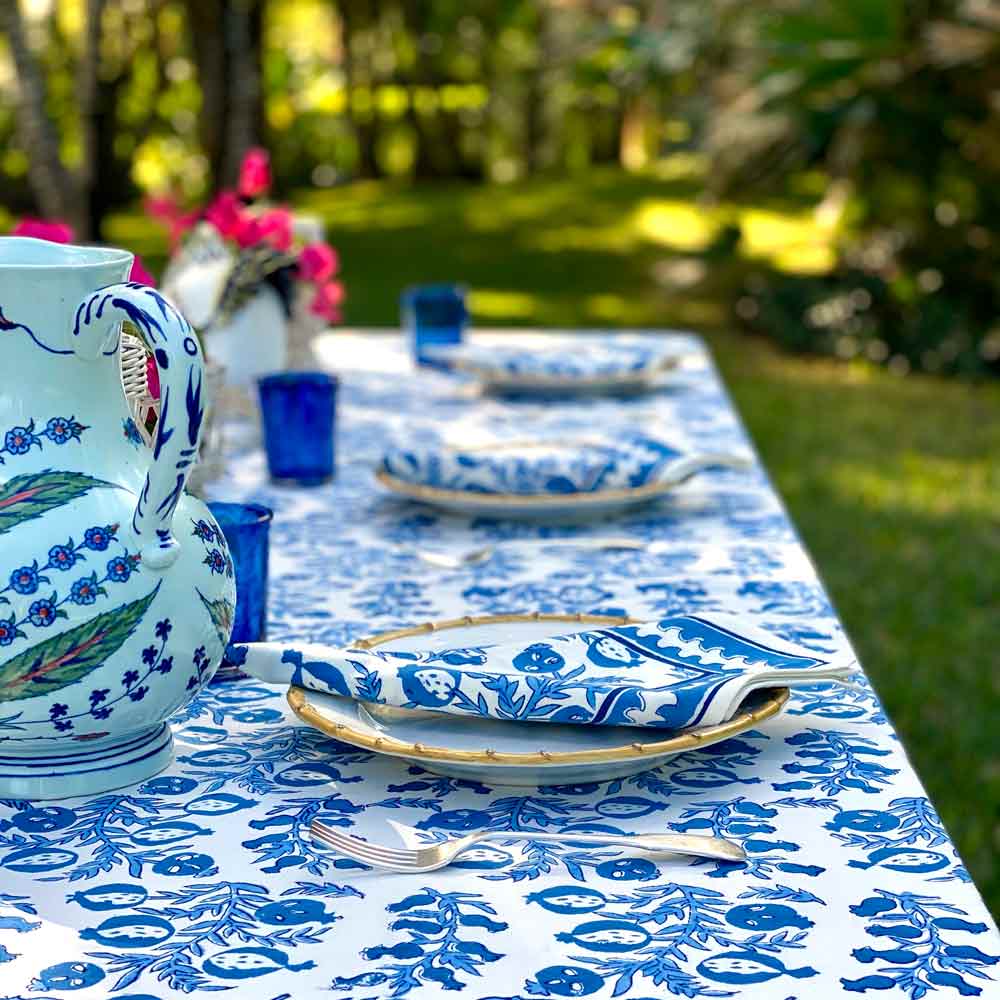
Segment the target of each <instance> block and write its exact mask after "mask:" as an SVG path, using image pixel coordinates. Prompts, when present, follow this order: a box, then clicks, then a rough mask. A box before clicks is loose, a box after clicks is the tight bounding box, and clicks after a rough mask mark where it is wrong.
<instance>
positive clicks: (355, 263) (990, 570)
mask: <svg viewBox="0 0 1000 1000" xmlns="http://www.w3.org/2000/svg"><path fill="white" fill-rule="evenodd" d="M697 191H698V184H697V179H696V178H695V177H693V176H692V175H690V174H689V173H687V172H685V170H683V169H676V165H675V167H674V168H672V169H670V170H664V171H663V172H661V173H660V174H659V175H645V176H634V175H625V174H622V173H620V172H617V171H611V170H607V171H593V172H590V173H587V174H584V175H581V176H579V177H575V178H572V179H565V178H562V179H559V180H552V181H546V180H537V181H531V182H528V183H525V184H520V185H514V186H510V187H504V188H495V187H490V188H485V187H470V186H440V187H435V188H408V187H405V186H399V187H396V186H392V185H389V184H384V183H363V184H355V185H351V186H349V187H344V188H340V189H337V190H334V191H327V192H310V193H308V194H303V195H302V196H301V197H298V198H297V199H296V203H297V204H298V205H299V206H300V207H301V208H302V209H304V210H310V211H315V212H317V213H319V214H321V215H322V216H323V217H324V218H325V219H326V220H327V222H328V224H329V232H330V236H331V239H332V240H333V242H334V243H335V245H336V246H337V247H338V249H339V251H340V253H341V257H342V261H343V275H344V279H345V281H346V283H347V288H348V294H349V301H348V305H347V309H346V314H345V320H346V322H348V323H351V324H382V325H389V324H394V323H395V322H396V321H397V316H398V311H397V309H398V307H397V302H398V296H399V292H400V289H401V288H402V287H403V286H405V285H407V284H409V283H412V282H422V281H433V280H458V281H464V282H466V283H467V284H468V285H469V286H470V287H471V288H472V289H473V290H474V295H473V298H472V309H473V313H474V318H475V320H476V321H478V322H480V323H484V324H489V325H531V324H538V325H550V326H599V325H611V326H615V325H640V326H683V327H689V328H693V329H696V330H699V331H701V332H703V333H705V334H706V335H707V336H708V337H709V339H710V342H711V345H712V348H713V350H714V352H715V355H716V358H717V360H718V361H719V363H720V365H721V367H722V370H723V372H724V374H725V377H726V380H727V382H728V384H729V386H730V388H731V390H732V392H733V395H734V396H735V399H736V402H737V404H738V406H739V409H740V411H741V413H742V415H743V417H744V419H745V420H746V422H747V425H748V426H749V429H750V432H751V434H752V435H753V437H754V440H755V441H756V443H757V445H758V447H759V449H760V451H761V453H762V455H763V458H764V461H765V462H766V464H767V467H768V469H769V470H770V472H771V474H772V475H773V477H774V479H775V482H776V484H777V486H778V489H779V490H780V491H781V493H782V495H783V497H784V498H785V501H786V502H787V504H788V506H789V508H790V510H791V514H792V517H793V519H794V521H795V523H796V525H797V526H798V528H799V530H800V532H801V534H802V536H803V538H804V540H805V543H806V545H807V547H808V548H809V551H810V552H811V554H812V556H813V558H814V560H815V562H816V564H817V565H818V567H819V571H820V573H821V575H822V577H823V579H824V581H825V582H826V585H827V587H828V588H829V590H830V592H831V594H832V597H833V600H834V603H835V604H836V606H837V608H838V610H839V612H840V614H841V617H842V618H843V621H844V623H845V625H846V627H847V630H848V632H849V633H850V635H851V638H852V639H853V641H854V643H855V645H856V646H857V648H858V650H859V652H860V654H861V657H862V660H863V662H864V664H865V667H866V669H867V671H868V674H869V676H870V677H871V678H872V681H873V682H874V684H875V687H876V688H877V690H878V692H879V694H880V696H881V698H882V700H883V702H884V703H885V706H886V709H887V710H888V712H889V715H890V716H891V718H892V720H893V722H894V723H895V725H896V727H897V728H898V729H899V731H900V734H901V736H902V738H903V741H904V743H905V746H906V748H907V751H908V752H909V754H910V757H911V759H912V760H913V763H914V765H915V766H916V768H917V771H918V772H919V774H920V776H921V777H922V779H923V781H924V783H925V784H926V786H927V789H928V792H929V794H930V796H931V798H932V799H933V800H934V802H935V803H936V804H937V806H938V808H939V810H940V812H941V815H942V817H943V819H944V821H945V823H946V824H947V826H948V829H949V830H950V831H951V833H952V835H953V836H954V838H955V839H956V841H957V843H958V846H959V849H960V850H961V853H962V856H963V857H964V859H965V861H966V862H967V864H968V865H969V868H970V870H971V871H972V873H973V876H974V878H975V879H976V882H977V883H978V885H979V887H980V889H981V890H982V891H983V893H984V894H985V895H986V897H987V902H988V903H989V904H990V905H991V908H992V909H993V910H994V912H997V911H1000V865H998V863H997V860H996V855H997V852H998V849H1000V816H998V807H1000V749H998V748H1000V739H998V735H997V730H998V728H1000V711H998V709H1000V642H998V641H997V632H996V625H997V620H998V617H997V616H998V612H1000V596H998V595H1000V587H998V586H997V582H998V579H1000V419H998V417H1000V386H997V385H988V386H972V385H969V384H965V383H959V382H949V381H943V380H938V379H933V378H928V377H909V378H906V379H898V378H895V377H892V376H889V375H887V374H885V373H884V372H881V371H875V370H872V369H870V368H867V367H857V366H847V365H842V364H837V363H833V362H828V361H824V360H815V359H801V358H792V357H788V356H786V355H783V354H781V353H779V352H778V351H776V350H775V349H773V348H772V347H771V346H769V345H768V344H766V343H761V342H757V341H754V340H750V339H748V338H746V337H741V336H739V335H737V334H735V333H733V332H731V331H730V330H727V326H728V315H729V311H728V307H727V303H728V301H729V300H730V298H731V297H732V289H733V288H734V286H735V282H736V281H737V280H738V278H739V277H740V276H742V275H743V274H745V273H746V272H747V270H748V269H752V268H753V267H758V266H771V265H775V264H776V265H778V266H789V265H792V266H799V267H819V266H822V264H823V262H824V261H825V259H826V258H827V256H828V254H829V247H828V236H827V235H826V234H823V233H821V232H819V231H818V230H817V229H816V227H815V226H814V225H813V224H812V221H811V217H810V215H809V211H808V209H809V198H808V191H804V192H803V195H802V198H801V200H795V199H790V200H788V201H786V202H783V203H781V204H773V205H760V204H754V205H739V204H722V205H714V206H711V207H707V206H700V205H699V204H698V203H697V202H696V200H695V199H696V196H697ZM736 219H738V220H739V221H740V222H741V223H742V224H743V226H744V233H745V234H746V236H745V240H744V243H743V244H741V247H740V254H739V255H737V256H732V257H721V258H719V257H718V255H716V254H713V253H711V252H710V251H709V252H707V253H705V252H703V251H705V248H706V247H708V246H710V244H711V241H712V238H713V235H714V233H715V231H716V230H717V228H718V227H719V226H720V225H722V224H724V223H726V222H728V221H732V220H736ZM105 235H106V236H107V237H108V238H109V239H112V240H115V241H120V242H121V243H123V244H126V245H129V246H131V247H133V248H134V249H137V250H139V251H140V252H146V253H150V254H152V255H153V256H154V258H155V255H156V254H157V253H162V242H161V241H160V240H159V237H157V236H156V235H155V234H151V232H150V230H149V227H148V225H147V224H145V223H144V222H143V221H141V220H137V219H136V218H135V217H131V216H130V217H119V218H116V219H113V220H111V224H110V225H109V227H108V232H107V233H106V234H105ZM717 258H718V259H717ZM678 262H679V263H678ZM699 271H701V272H703V273H702V275H701V280H699V281H696V282H694V283H692V282H693V280H694V279H695V278H697V277H698V272H699Z"/></svg>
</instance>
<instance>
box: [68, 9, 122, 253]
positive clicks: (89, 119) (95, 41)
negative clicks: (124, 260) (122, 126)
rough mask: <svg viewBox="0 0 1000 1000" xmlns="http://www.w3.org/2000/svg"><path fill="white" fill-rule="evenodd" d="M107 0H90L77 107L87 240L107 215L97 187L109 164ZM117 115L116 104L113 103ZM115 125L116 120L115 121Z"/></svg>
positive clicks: (98, 231) (96, 233) (97, 231)
mask: <svg viewBox="0 0 1000 1000" xmlns="http://www.w3.org/2000/svg"><path fill="white" fill-rule="evenodd" d="M106 5H107V0H87V13H86V17H87V20H86V24H85V27H84V35H83V52H82V55H81V57H80V66H79V70H78V73H77V106H78V108H79V111H80V132H81V135H82V139H83V142H82V144H83V163H82V165H81V167H80V188H81V194H83V195H84V196H85V197H84V204H83V205H82V206H81V214H82V215H84V216H85V219H84V221H85V223H86V230H85V231H84V232H82V233H81V234H80V236H81V237H82V238H84V239H99V238H100V234H101V219H102V218H103V216H104V211H105V207H106V206H105V205H104V204H103V199H101V198H95V197H94V193H95V190H96V189H97V188H98V187H100V186H102V185H103V183H104V176H105V173H106V170H107V167H108V163H107V161H106V160H105V159H104V158H103V157H102V154H103V153H104V143H103V142H102V138H103V137H102V134H101V133H102V132H103V131H104V128H103V127H102V126H103V123H104V120H105V117H106V112H107V110H108V109H107V108H106V107H105V103H106V102H105V94H104V93H103V90H104V88H103V86H102V84H101V82H100V81H99V78H98V75H99V69H100V64H101V21H102V18H103V16H104V8H105V6H106ZM110 111H111V114H112V116H113V114H114V105H113V104H112V106H111V109H110ZM112 124H113V122H112Z"/></svg>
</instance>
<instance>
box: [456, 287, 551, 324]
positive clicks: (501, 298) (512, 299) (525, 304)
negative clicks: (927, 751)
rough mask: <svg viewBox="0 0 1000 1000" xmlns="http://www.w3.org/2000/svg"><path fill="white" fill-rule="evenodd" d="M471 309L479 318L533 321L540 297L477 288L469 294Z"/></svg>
mask: <svg viewBox="0 0 1000 1000" xmlns="http://www.w3.org/2000/svg"><path fill="white" fill-rule="evenodd" d="M469 309H470V311H471V312H472V314H473V315H474V316H476V317H477V318H480V317H481V318H484V319H502V320H509V319H531V318H532V317H534V316H535V315H536V314H537V312H538V297H537V296H535V295H527V294H525V293H524V292H511V291H506V290H502V289H495V288H477V289H475V290H474V291H470V292H469Z"/></svg>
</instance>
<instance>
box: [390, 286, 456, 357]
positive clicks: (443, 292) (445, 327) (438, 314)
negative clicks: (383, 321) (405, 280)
mask: <svg viewBox="0 0 1000 1000" xmlns="http://www.w3.org/2000/svg"><path fill="white" fill-rule="evenodd" d="M465 296H466V290H465V288H464V286H462V285H422V286H418V287H414V288H408V289H407V290H406V291H405V292H403V295H402V297H401V298H400V307H401V313H402V325H403V328H404V330H406V332H407V333H408V334H409V337H410V343H411V345H412V347H413V357H414V360H415V361H416V362H417V364H418V365H426V366H428V367H431V368H446V367H447V365H446V364H443V363H442V362H441V361H440V360H437V359H435V358H434V357H433V356H429V355H428V354H427V352H426V348H428V347H436V346H438V345H442V344H460V343H461V342H462V334H463V333H464V332H465V325H466V323H467V322H468V319H469V312H468V309H467V308H466V304H465Z"/></svg>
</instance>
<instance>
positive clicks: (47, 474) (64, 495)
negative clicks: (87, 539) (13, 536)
mask: <svg viewBox="0 0 1000 1000" xmlns="http://www.w3.org/2000/svg"><path fill="white" fill-rule="evenodd" d="M98 487H104V488H107V489H114V488H115V484H114V483H109V482H105V480H103V479H95V478H94V477H93V476H88V475H86V474H84V473H82V472H57V471H54V470H52V469H45V470H43V471H42V472H35V473H30V474H26V475H21V476H14V477H12V478H11V479H8V480H7V482H6V483H4V484H3V485H2V486H0V535H2V534H4V533H5V532H8V531H10V530H11V528H14V527H16V526H17V525H19V524H21V523H22V522H24V521H30V520H32V519H33V518H36V517H41V516H42V514H46V513H48V512H49V511H50V510H53V509H54V508H56V507H61V506H63V504H68V503H72V501H74V500H77V499H79V498H80V497H82V496H84V495H86V494H87V493H89V492H90V491H91V490H92V489H96V488H98Z"/></svg>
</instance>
